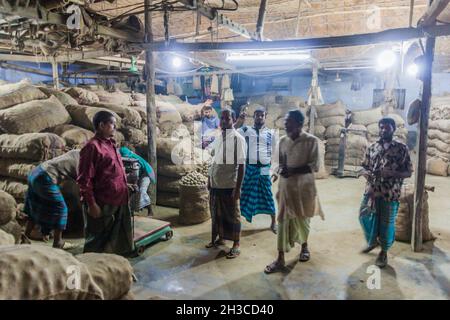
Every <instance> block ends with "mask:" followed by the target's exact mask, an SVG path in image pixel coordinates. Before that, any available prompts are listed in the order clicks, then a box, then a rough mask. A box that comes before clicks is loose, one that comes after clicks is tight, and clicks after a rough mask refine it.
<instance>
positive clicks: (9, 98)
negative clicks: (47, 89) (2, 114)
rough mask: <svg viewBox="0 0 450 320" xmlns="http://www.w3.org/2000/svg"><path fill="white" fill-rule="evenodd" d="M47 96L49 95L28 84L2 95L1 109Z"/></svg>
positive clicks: (0, 99) (0, 98)
mask: <svg viewBox="0 0 450 320" xmlns="http://www.w3.org/2000/svg"><path fill="white" fill-rule="evenodd" d="M46 97H47V96H46V95H45V94H44V93H43V92H42V91H40V90H39V89H38V88H36V87H34V86H30V85H27V86H25V87H23V88H20V89H18V90H16V91H13V92H11V93H7V94H5V95H3V96H0V110H2V109H6V108H9V107H12V106H15V105H16V104H21V103H25V102H28V101H32V100H40V99H45V98H46Z"/></svg>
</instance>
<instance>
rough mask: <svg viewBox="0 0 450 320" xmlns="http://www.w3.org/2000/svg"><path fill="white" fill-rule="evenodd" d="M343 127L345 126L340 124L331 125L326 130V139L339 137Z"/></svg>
mask: <svg viewBox="0 0 450 320" xmlns="http://www.w3.org/2000/svg"><path fill="white" fill-rule="evenodd" d="M342 129H344V127H342V126H340V125H332V126H329V127H328V128H327V130H326V131H325V138H326V139H331V138H339V137H340V136H341V130H342Z"/></svg>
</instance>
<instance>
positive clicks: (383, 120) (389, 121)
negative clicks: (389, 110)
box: [378, 117, 397, 131]
mask: <svg viewBox="0 0 450 320" xmlns="http://www.w3.org/2000/svg"><path fill="white" fill-rule="evenodd" d="M381 124H390V125H391V126H392V129H394V131H395V130H396V129H397V126H396V124H395V120H394V119H392V118H389V117H384V118H381V119H380V121H378V127H380V125H381Z"/></svg>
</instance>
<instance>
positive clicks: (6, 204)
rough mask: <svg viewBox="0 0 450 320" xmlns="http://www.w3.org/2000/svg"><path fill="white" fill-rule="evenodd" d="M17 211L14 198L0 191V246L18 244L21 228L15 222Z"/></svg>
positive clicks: (20, 237) (20, 238)
mask: <svg viewBox="0 0 450 320" xmlns="http://www.w3.org/2000/svg"><path fill="white" fill-rule="evenodd" d="M17 214H18V210H17V203H16V200H14V198H13V197H12V196H11V195H10V194H8V193H6V192H4V191H1V190H0V246H4V245H14V244H19V243H20V242H21V240H22V227H21V226H20V224H19V223H18V222H17V220H16V218H17Z"/></svg>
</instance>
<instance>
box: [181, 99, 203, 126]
mask: <svg viewBox="0 0 450 320" xmlns="http://www.w3.org/2000/svg"><path fill="white" fill-rule="evenodd" d="M174 106H175V108H176V109H177V111H178V112H179V114H180V116H181V119H182V120H183V122H191V121H194V120H200V118H201V116H202V105H201V104H198V105H192V104H190V103H186V102H184V103H178V104H175V105H174Z"/></svg>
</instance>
